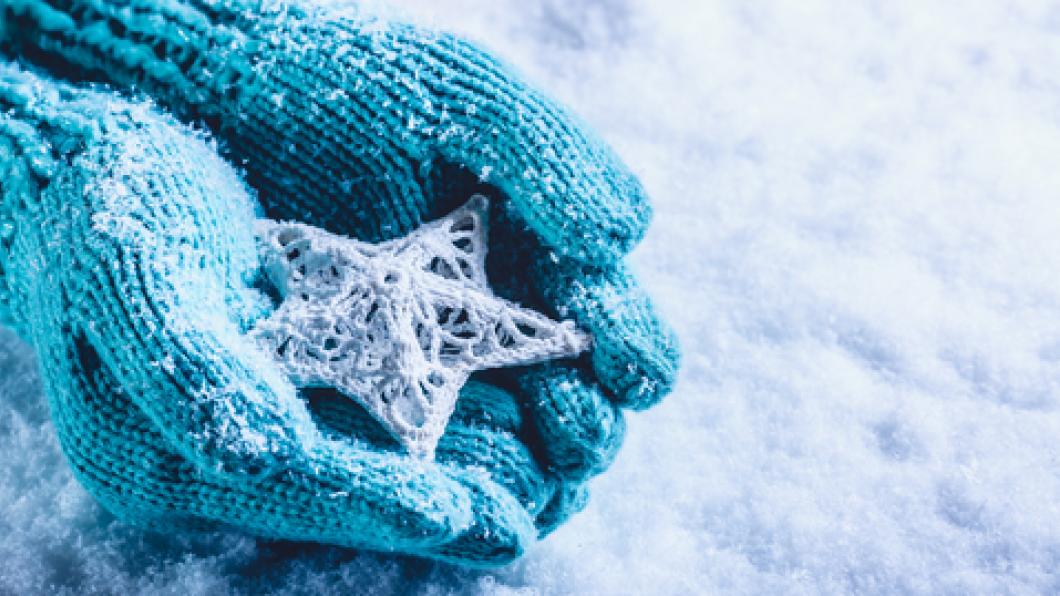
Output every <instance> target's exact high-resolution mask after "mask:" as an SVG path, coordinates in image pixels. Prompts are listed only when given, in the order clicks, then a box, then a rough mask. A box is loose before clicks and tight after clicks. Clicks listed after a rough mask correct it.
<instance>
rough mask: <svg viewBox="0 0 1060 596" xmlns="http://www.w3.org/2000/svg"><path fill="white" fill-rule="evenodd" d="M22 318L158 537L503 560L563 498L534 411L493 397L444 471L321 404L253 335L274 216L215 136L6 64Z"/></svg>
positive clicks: (92, 477)
mask: <svg viewBox="0 0 1060 596" xmlns="http://www.w3.org/2000/svg"><path fill="white" fill-rule="evenodd" d="M0 110H2V112H3V116H0V167H2V169H3V180H4V182H3V185H2V189H3V193H2V196H0V215H2V220H0V221H3V222H4V225H3V229H2V234H3V235H2V242H0V271H2V276H0V318H2V319H3V320H4V321H5V322H7V323H9V324H11V325H13V326H14V327H15V328H16V329H17V330H18V331H19V332H20V334H21V335H22V336H23V337H24V338H25V339H26V340H27V341H29V342H30V343H31V345H33V346H34V348H35V349H36V350H37V353H38V356H39V360H40V366H41V369H42V371H43V378H44V380H45V384H46V389H47V393H48V396H49V399H50V406H51V409H52V413H53V417H54V420H55V425H56V430H57V432H58V435H59V439H60V442H61V444H62V446H63V449H64V451H65V453H66V454H67V456H68V458H69V460H70V462H71V464H72V466H73V468H74V470H75V473H76V474H77V476H78V478H79V479H80V481H81V482H82V483H83V484H84V485H85V486H86V487H87V488H88V489H89V490H90V491H91V492H92V493H93V494H94V495H95V496H96V497H97V498H98V499H99V500H100V501H101V502H102V503H103V504H104V505H105V506H106V507H107V508H108V509H110V510H112V511H114V512H115V513H117V514H118V515H120V516H122V517H123V518H126V519H129V520H132V521H136V522H140V523H143V524H147V525H151V526H157V527H163V528H164V527H169V526H171V525H173V524H175V523H176V524H181V525H188V524H191V525H196V526H212V525H218V524H224V525H230V526H235V527H238V528H241V529H244V530H246V531H249V532H252V533H255V534H258V535H262V536H267V537H277V538H285V539H294V540H311V541H318V542H326V543H333V544H339V545H347V546H355V547H363V548H371V549H378V550H387V551H399V552H405V553H411V554H416V555H421V556H428V557H433V558H439V559H443V560H450V561H457V562H460V563H463V564H470V565H493V564H499V563H503V562H506V561H509V560H511V559H512V558H513V557H515V556H518V555H519V554H520V553H521V552H522V550H523V549H524V548H525V546H526V545H527V544H528V543H529V542H531V541H532V540H533V538H534V536H535V534H536V531H535V529H534V526H533V516H534V515H536V514H537V513H540V512H542V511H544V509H545V507H546V505H547V503H548V501H549V499H550V497H551V496H552V494H553V492H554V491H555V486H554V485H553V483H552V482H551V481H549V480H548V479H546V477H545V476H544V474H543V473H542V472H541V470H540V469H539V467H538V466H537V464H536V463H535V462H534V459H533V456H532V455H531V453H530V451H529V450H528V449H527V447H526V446H525V445H524V444H523V443H522V442H521V441H520V440H519V439H518V438H517V433H519V432H520V428H521V426H522V422H521V418H520V414H519V410H518V407H517V406H516V404H515V401H514V398H513V397H512V396H511V395H510V394H508V393H506V392H504V391H502V390H500V389H497V388H493V387H490V386H488V385H483V384H481V383H476V382H472V383H469V384H468V385H467V386H465V388H464V391H463V395H462V398H461V400H460V406H459V409H458V410H457V412H456V413H455V415H454V417H453V418H452V420H451V422H450V425H449V427H448V429H447V434H446V436H445V437H444V438H443V440H442V442H441V444H440V445H439V449H438V455H437V463H429V462H422V461H420V460H417V459H415V458H411V457H408V456H406V455H404V454H402V453H401V452H400V451H399V450H398V449H397V448H396V446H395V445H393V444H392V443H393V439H391V438H390V437H389V435H387V434H386V433H385V431H383V430H382V428H381V427H380V426H379V424H378V423H376V422H375V421H374V420H373V419H372V418H371V417H370V416H368V415H367V413H365V412H364V411H363V410H359V409H356V408H355V407H354V406H353V404H354V402H353V401H352V400H350V399H348V398H345V397H342V396H339V395H337V394H334V393H329V392H326V391H318V392H315V393H311V394H309V395H307V396H304V397H306V399H305V400H303V399H300V396H299V394H298V393H297V392H296V391H295V389H294V387H293V386H292V385H291V384H290V383H289V382H288V380H287V379H286V378H284V377H283V376H282V374H280V373H278V372H277V370H276V366H275V365H274V364H273V363H272V361H271V360H269V359H268V356H266V355H265V354H264V353H263V352H262V351H260V350H258V349H256V348H255V346H254V344H253V343H252V341H251V340H249V339H247V337H246V335H245V331H246V330H247V328H248V327H249V326H250V325H251V324H252V323H253V321H254V320H256V319H257V318H259V317H261V316H263V315H264V314H266V313H267V312H268V311H269V309H271V308H272V306H271V303H270V302H269V301H268V299H267V298H266V297H265V296H264V295H262V294H261V293H260V292H259V291H258V290H256V289H254V288H253V285H252V282H253V281H254V280H255V277H256V276H258V275H259V265H258V262H257V253H256V246H255V240H254V236H253V229H252V223H253V220H254V209H255V205H254V203H253V201H252V199H251V196H250V195H249V194H248V192H247V191H246V188H245V187H244V186H243V184H242V182H241V181H240V179H239V178H238V176H237V175H236V174H235V172H234V171H233V170H232V169H231V167H230V166H228V165H227V164H226V163H225V162H224V161H223V160H221V158H220V157H219V156H217V154H216V152H215V151H214V149H213V148H212V147H211V146H209V144H208V143H207V142H205V140H204V139H203V138H202V137H201V136H200V135H196V134H194V133H192V132H191V131H189V130H187V129H185V128H184V127H183V126H181V125H178V124H177V123H175V122H174V121H172V120H171V119H169V118H167V117H164V116H162V115H160V114H158V113H157V112H155V111H154V110H153V109H152V108H150V107H149V106H145V105H141V104H134V103H128V102H125V101H123V100H121V99H120V98H118V97H116V96H113V95H110V94H104V93H100V92H93V91H85V90H79V89H74V88H71V87H69V86H65V85H61V84H56V83H53V82H51V81H49V80H46V79H41V78H39V77H36V76H33V75H30V74H27V73H25V72H22V71H19V70H18V69H17V68H15V67H12V66H2V67H0Z"/></svg>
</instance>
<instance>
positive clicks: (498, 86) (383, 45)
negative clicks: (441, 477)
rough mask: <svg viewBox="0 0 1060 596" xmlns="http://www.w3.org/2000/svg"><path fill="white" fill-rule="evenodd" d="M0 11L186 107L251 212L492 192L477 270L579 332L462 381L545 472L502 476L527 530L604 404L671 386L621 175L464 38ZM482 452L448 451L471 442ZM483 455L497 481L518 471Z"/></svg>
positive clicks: (634, 209) (381, 204)
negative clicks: (573, 348)
mask: <svg viewBox="0 0 1060 596" xmlns="http://www.w3.org/2000/svg"><path fill="white" fill-rule="evenodd" d="M0 7H2V10H0V19H2V20H0V32H2V33H0V35H2V39H3V42H2V43H3V45H4V47H5V48H6V49H8V50H10V51H14V52H16V53H17V54H18V55H19V56H20V57H22V58H24V59H27V60H31V61H35V62H37V63H40V64H42V65H44V66H47V67H49V68H51V69H52V70H53V71H55V72H58V73H60V74H62V75H63V76H66V77H70V78H78V79H90V80H91V79H101V80H106V81H109V82H113V83H116V84H119V85H124V86H129V87H136V88H137V89H139V90H142V91H146V92H147V93H148V94H150V96H151V97H152V98H153V99H155V100H156V101H157V102H159V103H160V104H162V105H164V106H166V107H168V108H170V109H171V110H173V111H174V112H175V113H177V114H178V115H180V116H181V117H182V118H184V119H188V120H193V121H201V122H204V123H206V124H207V125H208V126H209V127H210V128H211V129H212V130H213V131H215V133H216V134H217V135H218V136H219V137H220V138H222V139H223V141H224V143H225V147H226V151H227V153H228V155H229V156H230V157H231V158H232V159H233V160H234V161H235V162H236V163H238V164H240V165H242V166H243V167H245V168H246V172H247V177H248V181H249V182H250V184H251V185H252V186H253V187H255V188H256V189H257V190H258V192H259V196H260V198H261V200H262V202H263V204H264V206H265V210H266V213H267V214H268V215H269V216H270V217H274V218H282V219H296V220H299V221H304V222H307V223H310V224H313V225H317V226H321V227H324V228H327V229H329V230H331V231H333V232H337V233H344V234H349V235H352V236H356V237H359V238H362V239H366V240H373V241H375V240H381V239H385V238H390V237H393V236H397V235H401V234H404V233H407V232H408V231H410V230H411V229H412V228H414V227H416V226H417V225H419V224H420V223H421V222H422V221H424V220H426V219H430V218H432V217H435V216H437V215H440V214H443V213H445V212H446V211H448V210H449V209H451V208H453V207H456V206H457V205H459V204H460V203H461V202H463V201H464V200H466V199H467V197H468V196H470V195H471V194H472V192H474V191H476V190H481V188H480V183H485V184H488V185H489V186H490V187H491V188H492V189H493V190H494V192H495V194H499V195H501V196H502V198H503V199H504V200H503V201H494V204H496V205H499V207H498V208H496V209H495V211H496V213H495V214H494V221H493V222H492V230H493V233H492V238H491V251H492V252H491V255H492V257H491V263H490V276H491V280H492V281H493V282H494V283H495V284H497V285H498V286H500V287H499V289H500V290H501V291H503V292H504V293H506V294H507V295H508V297H510V298H514V299H516V300H518V301H520V302H522V303H524V304H527V305H528V306H532V307H535V308H538V309H541V310H545V311H546V312H550V313H551V314H553V316H555V317H559V318H574V319H575V320H576V321H577V322H578V324H579V326H580V327H582V328H584V329H586V330H588V331H590V332H591V333H592V334H593V335H594V340H595V344H594V348H593V351H592V353H591V355H590V356H589V357H588V358H585V359H583V360H581V361H577V362H567V363H551V364H545V365H539V366H536V367H532V368H530V369H527V370H522V371H519V372H517V373H514V374H497V375H491V376H489V377H488V379H489V381H490V382H492V383H496V384H500V385H503V386H505V387H506V388H508V389H510V390H512V391H513V392H514V393H515V394H516V401H517V404H518V406H516V405H515V404H512V403H510V400H511V398H510V396H508V395H507V393H504V392H502V391H500V390H499V389H496V388H487V387H486V386H478V387H480V388H482V391H483V392H484V393H485V394H489V396H490V398H489V399H481V400H478V402H479V403H481V404H482V406H481V407H480V408H479V411H477V412H465V414H466V416H467V418H466V419H467V420H472V421H475V422H476V423H478V424H480V425H482V424H491V425H494V427H495V428H498V429H502V428H503V429H508V430H509V431H514V432H515V433H516V435H517V436H518V437H519V438H520V439H521V442H522V443H525V444H526V445H528V446H529V447H530V450H531V451H532V452H533V454H534V457H535V459H536V460H537V461H538V462H539V463H540V467H541V468H542V469H543V470H544V472H545V480H544V482H541V483H537V482H535V483H524V484H527V485H528V484H534V485H535V486H537V485H541V486H543V487H544V488H542V489H541V490H540V491H536V492H535V491H529V490H525V489H523V490H515V491H514V492H515V493H518V494H521V495H522V501H523V503H524V506H525V509H526V510H527V511H529V512H530V513H531V515H534V516H535V521H536V523H537V525H538V527H539V529H540V530H542V531H547V530H549V529H551V528H552V527H554V526H555V525H556V524H558V523H560V522H562V521H563V520H564V519H565V518H566V516H567V515H569V514H570V513H571V512H572V511H574V510H576V509H577V508H578V507H579V506H580V505H581V504H583V503H584V496H585V494H584V488H583V486H582V483H583V481H584V480H585V479H586V478H588V477H589V476H590V475H592V474H594V473H597V472H599V471H601V470H602V469H603V468H605V467H606V466H607V465H608V463H609V462H610V461H611V459H612V457H613V456H614V453H615V451H616V449H617V446H618V444H619V442H620V439H621V435H622V431H623V428H624V426H623V422H622V414H621V411H620V408H643V407H647V406H649V405H652V404H653V403H655V402H656V401H657V400H658V399H659V398H660V397H661V396H663V395H665V394H666V393H667V392H668V391H669V389H670V388H671V386H672V383H673V380H674V377H675V372H676V367H677V359H678V356H677V347H676V342H675V341H674V338H673V335H672V333H671V332H670V331H669V330H668V329H667V328H666V327H665V325H664V324H662V323H661V322H660V321H659V320H658V318H657V317H656V316H655V314H654V311H653V310H652V308H651V305H650V301H649V300H648V298H647V297H646V295H645V294H644V293H643V292H642V291H641V290H640V289H639V288H638V287H637V285H636V283H635V282H634V280H633V279H632V277H631V275H630V274H629V273H628V271H627V270H626V268H625V266H624V265H623V263H622V257H623V256H624V255H625V254H626V252H627V251H628V250H629V249H630V248H631V247H632V246H633V245H634V244H635V243H636V241H637V240H638V239H639V238H640V237H641V235H642V234H643V231H644V228H645V227H646V225H647V223H648V219H649V211H650V210H649V207H648V205H647V202H646V198H645V197H644V195H643V191H642V189H641V187H640V185H639V183H638V182H637V180H636V179H635V177H634V176H632V174H630V173H629V172H628V170H627V169H626V167H625V166H624V165H623V164H622V163H621V162H620V161H619V160H618V159H617V157H616V156H615V155H614V154H613V153H612V152H611V151H610V149H609V148H608V147H606V145H604V144H603V143H602V142H601V141H600V140H598V139H597V138H596V137H595V136H593V135H592V134H591V133H590V132H588V131H587V130H586V129H585V128H584V127H582V126H581V125H579V123H578V122H577V121H576V120H575V119H574V118H573V117H572V116H571V115H570V114H568V113H567V112H566V111H565V110H563V109H562V108H561V107H559V106H557V105H556V104H554V103H553V102H551V101H549V100H548V99H547V98H545V97H544V96H543V95H542V94H540V93H539V92H537V91H536V90H534V89H533V88H531V87H529V86H528V85H526V84H525V83H524V82H522V81H521V80H520V79H519V78H518V77H517V76H516V75H514V74H513V73H512V72H511V70H510V69H509V68H507V67H506V66H504V65H502V64H500V63H499V62H498V61H497V60H496V59H495V58H493V57H491V56H489V55H488V54H486V53H484V52H482V51H481V50H479V49H477V48H476V47H474V46H473V45H471V44H469V43H467V42H465V41H462V40H460V39H456V38H453V37H450V36H447V35H442V34H434V33H430V32H426V31H422V30H420V29H417V28H415V27H412V26H406V25H395V24H390V23H382V22H377V21H374V20H372V19H370V18H367V17H365V16H363V15H360V14H358V13H357V12H356V11H349V10H345V9H330V8H318V7H313V6H310V5H307V4H267V5H266V4H262V3H240V2H235V1H231V0H229V1H225V0H221V1H207V0H188V1H186V2H179V1H170V2H165V3H162V2H144V1H129V0H122V1H118V0H111V1H107V0H90V1H85V0H48V1H45V0H0ZM340 197H346V199H345V200H342V199H340ZM497 396H504V397H503V398H502V397H497ZM313 400H316V402H317V403H316V404H315V405H316V406H318V407H315V408H314V409H315V410H316V411H319V412H327V413H328V414H325V415H320V414H318V415H317V422H318V424H319V425H320V426H321V427H323V428H325V429H329V428H330V429H333V430H336V432H338V431H343V432H349V431H350V428H346V427H343V426H342V425H343V422H344V421H345V422H347V424H353V423H351V422H349V421H355V420H357V419H358V418H357V416H358V414H357V412H355V411H352V409H351V408H350V407H348V406H347V405H346V404H348V403H349V402H348V400H338V399H331V398H328V397H327V396H316V397H314V398H311V401H313ZM464 401H468V402H469V403H475V402H474V400H464V399H463V398H462V399H461V406H460V407H461V408H464V407H465V406H464V403H463V402H464ZM458 414H459V413H458ZM520 415H525V418H526V421H525V423H521V422H520ZM498 421H500V422H498ZM498 424H500V425H501V426H496V425H498ZM354 426H356V424H355V425H354ZM454 428H455V427H454ZM456 434H458V433H456ZM509 434H511V433H509ZM444 441H445V440H443V443H444ZM481 451H482V453H471V452H470V451H469V452H468V453H467V454H466V457H468V458H473V457H485V456H486V455H484V453H487V452H490V450H489V449H482V450H481ZM513 453H514V451H513ZM485 468H486V469H488V470H490V472H491V474H492V475H493V477H494V478H495V479H499V481H500V482H502V483H504V482H506V481H510V480H511V479H512V478H518V479H525V478H530V477H532V476H533V475H534V474H533V473H532V472H533V471H534V470H536V469H537V466H535V465H534V463H533V460H528V461H526V462H525V465H523V466H521V467H520V466H516V465H514V464H513V465H512V466H509V467H508V468H507V470H508V471H500V469H499V468H498V467H497V466H494V465H489V466H485ZM538 474H539V475H540V472H538ZM508 484H509V485H511V482H508ZM531 493H533V494H532V495H531ZM542 497H543V498H542Z"/></svg>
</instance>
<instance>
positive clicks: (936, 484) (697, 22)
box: [0, 0, 1060, 594]
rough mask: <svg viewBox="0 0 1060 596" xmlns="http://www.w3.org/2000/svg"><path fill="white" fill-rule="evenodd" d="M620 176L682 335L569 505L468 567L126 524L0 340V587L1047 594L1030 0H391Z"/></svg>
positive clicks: (1049, 17)
mask: <svg viewBox="0 0 1060 596" xmlns="http://www.w3.org/2000/svg"><path fill="white" fill-rule="evenodd" d="M398 4H399V8H400V9H401V10H403V11H407V12H408V13H410V14H412V15H413V16H414V17H415V18H417V19H422V20H427V21H430V22H434V23H436V24H438V25H439V26H443V27H446V28H450V29H454V30H457V31H460V32H464V33H466V34H468V35H470V36H472V37H475V38H477V39H479V40H480V41H482V42H484V43H486V44H487V45H489V46H491V47H492V48H494V49H495V50H496V51H498V52H499V53H500V54H501V55H502V56H504V57H505V58H507V59H508V60H509V61H510V62H512V63H514V64H517V65H518V66H519V67H520V68H521V69H522V70H523V71H524V72H526V73H527V74H528V75H529V76H530V77H531V78H533V79H535V80H536V81H538V82H539V83H540V84H541V85H543V86H544V87H545V88H546V89H548V90H549V91H550V92H552V93H553V94H555V95H556V96H558V97H559V98H561V99H562V100H564V101H566V102H568V103H569V104H571V105H572V106H573V107H574V108H575V109H576V110H577V112H579V113H580V114H582V115H583V116H584V118H585V119H586V120H587V121H589V122H590V123H591V124H592V125H594V126H595V127H597V128H598V129H599V130H600V131H601V132H602V133H603V135H604V136H605V137H606V138H607V139H608V140H610V141H611V142H612V143H614V144H615V146H616V147H617V149H618V150H619V152H620V153H621V154H622V155H623V156H624V157H625V158H626V159H627V160H628V162H629V163H631V164H632V166H633V167H634V168H635V169H636V170H637V171H638V172H639V173H640V174H641V176H642V177H643V180H644V182H645V183H646V185H647V186H648V188H649V189H650V190H651V192H652V194H653V196H654V198H655V201H656V205H657V217H656V223H655V226H654V227H653V229H652V231H651V232H650V234H649V237H648V238H647V239H646V241H645V242H644V243H643V245H642V246H641V247H640V248H639V249H638V250H637V251H636V252H635V254H634V257H633V260H634V264H635V266H636V269H637V270H638V271H639V273H640V274H641V275H642V276H643V279H644V281H645V283H646V284H647V285H648V286H649V287H650V289H651V291H652V292H653V293H654V294H655V295H656V296H657V298H658V302H659V305H660V307H661V309H662V310H663V312H664V313H665V314H666V315H667V316H668V317H669V318H670V320H671V321H672V322H673V323H674V324H675V325H676V327H677V328H678V329H679V330H680V334H681V336H682V339H683V344H684V348H685V351H686V360H685V367H684V370H683V376H682V379H681V382H680V384H679V387H678V389H677V391H676V392H675V394H674V395H673V396H672V397H671V398H670V399H669V400H668V401H667V402H665V403H664V404H663V405H662V406H660V407H659V408H657V409H655V410H653V411H650V412H647V413H643V414H639V415H633V416H630V417H629V423H630V427H629V434H628V439H627V443H626V446H625V448H624V451H623V452H622V454H621V455H620V456H619V459H618V461H617V463H616V464H615V466H614V468H613V469H612V470H611V471H610V473H608V474H607V475H604V476H602V477H600V478H598V479H597V480H595V481H594V482H593V484H592V489H593V499H592V503H591V505H590V507H589V509H588V510H587V511H586V512H585V513H583V514H582V515H580V516H578V517H577V518H576V519H574V520H573V522H572V523H570V524H569V525H567V526H566V527H565V528H563V529H561V530H560V531H559V532H557V533H556V534H555V535H554V536H553V537H551V538H550V539H549V540H548V541H546V542H544V543H542V544H540V545H538V546H537V547H536V548H535V549H534V550H533V551H532V552H531V553H530V554H529V555H528V556H527V557H526V558H525V559H524V560H523V561H521V562H519V563H518V564H515V565H513V566H511V567H510V568H506V569H503V570H501V571H499V572H494V573H482V572H467V571H462V570H459V569H454V568H451V567H445V566H440V565H434V564H428V563H424V562H420V561H415V560H409V559H401V558H393V557H382V556H375V555H366V554H355V553H350V552H348V551H340V550H335V549H327V548H317V547H296V546H291V545H267V544H259V543H256V542H255V541H253V540H250V539H248V538H244V537H241V536H238V535H230V534H216V535H208V536H182V535H176V536H158V535H147V534H143V533H141V532H139V531H137V530H133V529H130V528H126V527H125V526H123V525H121V524H120V523H117V522H115V521H114V520H113V519H112V518H111V517H110V516H109V515H107V514H105V513H103V512H102V511H101V510H100V509H99V508H98V507H97V506H96V505H95V504H94V502H93V501H92V500H91V499H90V498H89V497H88V496H87V494H86V493H85V492H84V491H83V490H82V489H81V488H80V487H79V486H78V485H77V484H76V483H75V482H74V481H73V480H72V478H71V475H70V473H69V472H68V471H67V468H66V465H65V463H64V462H63V460H62V457H61V455H60V454H59V452H58V449H57V445H56V440H55V437H54V432H53V429H52V427H51V425H50V423H49V422H48V415H47V411H46V407H45V404H44V400H43V398H42V395H41V390H40V383H39V380H38V379H37V377H36V375H35V372H34V370H35V369H34V364H33V361H32V357H31V356H30V355H28V354H27V348H26V346H24V345H21V344H19V343H17V342H16V341H15V340H14V339H13V338H12V337H11V336H10V335H9V334H5V335H4V336H3V341H2V342H0V370H2V375H0V536H2V537H3V539H2V540H0V592H2V593H26V592H35V591H44V590H49V591H50V590H51V589H54V588H60V589H68V590H71V591H72V590H78V589H90V590H95V591H99V592H113V593H129V592H132V591H143V592H152V593H153V592H159V593H176V594H184V593H199V594H206V593H210V594H213V593H217V592H218V591H219V590H230V591H240V592H244V591H245V592H262V591H270V590H271V591H276V592H280V593H285V592H290V593H297V592H328V591H334V592H336V593H339V592H349V591H357V592H360V591H368V590H371V591H377V592H391V591H400V592H409V593H426V594H446V593H450V592H456V593H477V592H489V593H493V592H499V593H509V594H537V593H565V592H582V593H636V592H639V593H659V594H675V593H688V592H700V593H712V592H725V593H772V592H783V593H821V592H824V593H840V592H861V593H954V594H966V593H1014V594H1019V593H1048V592H1053V593H1055V592H1060V579H1058V577H1057V569H1058V568H1060V440H1058V438H1060V7H1058V6H1056V5H1055V4H1054V5H1052V6H1049V5H1048V4H1046V3H1042V2H1016V1H997V2H956V1H954V2H949V1H941V2H933V3H922V2H917V1H915V0H910V1H905V2H901V1H898V2H890V1H888V2H876V1H871V0H865V1H857V2H832V3H818V2H801V1H800V2H771V1H763V2H755V3H745V2H742V1H735V0H734V1H717V2H707V1H695V0H687V1H681V0H671V1H669V2H663V1H659V0H572V1H563V0H533V1H529V0H448V1H446V2H441V3H438V2H434V1H433V0H406V1H402V2H399V3H398Z"/></svg>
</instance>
